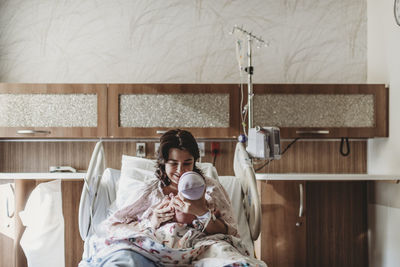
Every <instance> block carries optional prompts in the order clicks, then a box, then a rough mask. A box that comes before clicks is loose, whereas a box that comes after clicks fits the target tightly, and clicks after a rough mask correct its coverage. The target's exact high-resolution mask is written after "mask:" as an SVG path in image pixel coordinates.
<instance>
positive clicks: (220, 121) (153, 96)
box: [108, 84, 240, 138]
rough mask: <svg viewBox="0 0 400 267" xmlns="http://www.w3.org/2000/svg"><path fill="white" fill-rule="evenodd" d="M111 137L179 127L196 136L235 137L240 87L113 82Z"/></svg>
mask: <svg viewBox="0 0 400 267" xmlns="http://www.w3.org/2000/svg"><path fill="white" fill-rule="evenodd" d="M108 101H109V118H108V120H109V125H108V127H109V135H110V136H111V137H153V138H154V137H159V136H160V134H161V133H163V132H164V131H166V130H168V129H172V128H180V129H186V130H189V131H190V132H192V134H193V135H194V136H195V137H200V138H201V137H208V138H236V137H237V136H238V134H239V117H240V114H239V107H238V103H239V88H238V87H237V85H231V84H112V85H110V86H109V90H108Z"/></svg>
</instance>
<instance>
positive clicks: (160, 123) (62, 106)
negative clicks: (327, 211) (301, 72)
mask: <svg viewBox="0 0 400 267" xmlns="http://www.w3.org/2000/svg"><path fill="white" fill-rule="evenodd" d="M244 97H245V99H244V104H245V103H246V98H247V97H246V96H244ZM253 101H254V103H253V110H254V125H259V126H277V127H279V128H280V130H281V137H282V138H296V137H302V138H337V137H339V138H340V137H351V138H372V137H387V136H388V88H385V86H384V85H382V84H379V85H376V84H255V85H254V97H253ZM240 106H241V100H240V89H239V87H238V85H236V84H110V85H106V84H5V83H3V84H0V114H2V116H1V117H0V138H1V137H13V138H15V137H17V138H18V137H20V138H26V137H28V138H32V137H34V138H53V137H55V138H60V137H65V138H79V137H92V138H93V137H94V138H96V137H118V138H157V137H159V136H160V133H162V132H164V131H166V130H167V129H171V128H181V129H187V130H189V131H191V132H192V133H193V134H194V136H196V137H198V138H236V137H237V136H238V135H239V133H240V131H241V126H240V125H241V124H240V114H241V110H240Z"/></svg>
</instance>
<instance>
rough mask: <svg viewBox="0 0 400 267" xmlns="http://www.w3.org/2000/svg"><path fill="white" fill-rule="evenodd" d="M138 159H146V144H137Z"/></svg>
mask: <svg viewBox="0 0 400 267" xmlns="http://www.w3.org/2000/svg"><path fill="white" fill-rule="evenodd" d="M136 157H141V158H144V157H146V143H136Z"/></svg>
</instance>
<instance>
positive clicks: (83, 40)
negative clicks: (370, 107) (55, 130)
mask: <svg viewBox="0 0 400 267" xmlns="http://www.w3.org/2000/svg"><path fill="white" fill-rule="evenodd" d="M366 21H367V20H366V2H365V0H351V1H350V0H324V1H320V0H291V1H276V0H251V1H247V0H236V1H234V0H231V1H225V0H191V1H182V0H168V1H167V0H165V1H162V0H141V1H139V0H136V1H131V0H115V1H110V0H85V1H82V0H69V1H65V0H40V1H39V0H36V1H33V0H32V1H30V0H2V1H0V81H2V82H38V83H39V82H44V83H45V82H47V83H50V82H56V83H76V82H82V83H92V82H94V83H118V82H126V83H141V82H150V83H207V82H208V83H236V82H239V74H238V67H237V63H236V54H235V38H234V37H233V36H231V35H229V34H228V33H229V32H230V31H231V30H232V28H233V26H234V25H235V24H238V25H243V26H244V27H245V28H246V29H249V30H251V31H253V33H255V34H257V35H260V36H262V37H263V38H264V39H268V40H270V42H271V46H270V47H269V48H262V49H255V52H254V66H255V75H254V82H258V83H263V82H276V83H286V82H289V83H292V82H296V83H335V82H336V83H338V82H339V83H350V82H354V83H360V82H361V83H363V82H365V81H366V77H367V50H366V38H367V37H366Z"/></svg>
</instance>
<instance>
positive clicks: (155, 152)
mask: <svg viewBox="0 0 400 267" xmlns="http://www.w3.org/2000/svg"><path fill="white" fill-rule="evenodd" d="M158 149H160V143H159V142H156V143H154V156H155V157H156V158H157V157H158Z"/></svg>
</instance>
